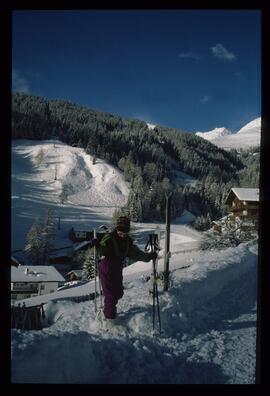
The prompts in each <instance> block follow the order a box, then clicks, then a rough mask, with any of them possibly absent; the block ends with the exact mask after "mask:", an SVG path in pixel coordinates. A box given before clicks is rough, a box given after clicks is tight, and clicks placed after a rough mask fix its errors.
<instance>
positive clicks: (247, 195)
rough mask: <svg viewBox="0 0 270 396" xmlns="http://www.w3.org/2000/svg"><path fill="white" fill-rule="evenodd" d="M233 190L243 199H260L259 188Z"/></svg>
mask: <svg viewBox="0 0 270 396" xmlns="http://www.w3.org/2000/svg"><path fill="white" fill-rule="evenodd" d="M232 191H233V192H234V194H235V195H236V196H237V198H239V199H240V200H241V201H255V202H258V201H259V189H258V188H232Z"/></svg>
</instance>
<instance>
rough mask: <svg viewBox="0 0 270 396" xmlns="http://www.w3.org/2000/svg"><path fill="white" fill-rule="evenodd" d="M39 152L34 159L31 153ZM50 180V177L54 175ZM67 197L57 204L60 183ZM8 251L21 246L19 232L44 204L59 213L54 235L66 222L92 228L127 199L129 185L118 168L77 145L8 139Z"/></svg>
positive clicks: (22, 238) (64, 228)
mask: <svg viewBox="0 0 270 396" xmlns="http://www.w3.org/2000/svg"><path fill="white" fill-rule="evenodd" d="M41 150H42V152H43V159H42V161H41V163H40V164H38V163H37V160H36V157H37V155H38V154H39V155H40V152H41ZM55 179H56V180H55ZM64 184H66V185H68V189H69V195H68V199H67V202H65V203H64V204H60V199H59V195H60V193H61V191H62V188H63V185H64ZM11 191H12V250H16V249H22V248H23V247H24V244H25V236H26V234H27V232H28V231H29V229H30V228H31V226H32V224H33V222H34V220H35V219H36V218H38V217H39V218H40V219H43V218H44V215H45V211H46V208H48V207H49V208H51V209H53V211H54V215H55V218H56V219H58V217H60V218H61V220H60V222H61V230H60V231H59V233H58V234H59V235H58V239H59V241H61V242H62V244H63V245H64V244H67V243H69V241H68V239H67V238H65V235H67V232H68V230H69V229H70V228H71V227H80V226H83V227H84V228H85V227H86V228H88V229H89V227H90V228H91V227H93V226H96V227H98V225H100V224H102V223H104V222H108V221H109V219H110V218H111V215H112V213H113V211H114V210H115V209H116V208H119V207H121V206H123V205H124V204H125V202H126V200H127V197H128V193H129V187H128V185H127V183H126V182H125V181H124V178H123V175H122V174H121V172H119V170H117V169H116V168H114V167H112V166H111V165H109V164H107V163H106V162H105V161H103V160H100V159H97V161H96V163H95V164H94V165H93V163H92V157H91V156H90V155H87V154H86V153H85V151H84V150H83V149H82V148H78V147H71V146H68V145H66V144H64V143H63V142H60V141H58V140H45V141H37V140H14V141H13V142H12V185H11Z"/></svg>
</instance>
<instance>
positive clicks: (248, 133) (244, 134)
mask: <svg viewBox="0 0 270 396" xmlns="http://www.w3.org/2000/svg"><path fill="white" fill-rule="evenodd" d="M196 135H197V136H200V137H202V138H203V139H206V140H208V141H210V142H211V143H213V144H215V145H216V146H218V147H221V148H224V149H233V148H235V149H239V148H243V149H248V148H250V147H256V146H259V145H260V140H261V118H260V117H259V118H256V119H255V120H253V121H251V122H249V123H248V124H246V125H245V126H243V128H241V129H240V130H239V131H238V132H236V133H232V132H231V131H229V130H228V129H226V128H215V129H213V130H212V131H209V132H196Z"/></svg>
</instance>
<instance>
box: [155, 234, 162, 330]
mask: <svg viewBox="0 0 270 396" xmlns="http://www.w3.org/2000/svg"><path fill="white" fill-rule="evenodd" d="M153 250H154V251H158V250H159V238H158V235H157V234H155V235H154V246H153ZM154 289H155V298H156V300H157V314H158V326H159V332H160V333H161V320H160V310H159V297H158V285H157V258H156V259H154Z"/></svg>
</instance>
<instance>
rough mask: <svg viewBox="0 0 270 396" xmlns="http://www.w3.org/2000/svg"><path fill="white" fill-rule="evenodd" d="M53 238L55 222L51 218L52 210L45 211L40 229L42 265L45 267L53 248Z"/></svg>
mask: <svg viewBox="0 0 270 396" xmlns="http://www.w3.org/2000/svg"><path fill="white" fill-rule="evenodd" d="M54 237H55V220H54V218H53V212H52V209H49V208H48V209H47V210H46V214H45V220H44V227H43V229H42V264H43V265H45V264H47V263H48V261H49V255H50V253H51V252H52V250H53V248H54V243H53V240H54Z"/></svg>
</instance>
